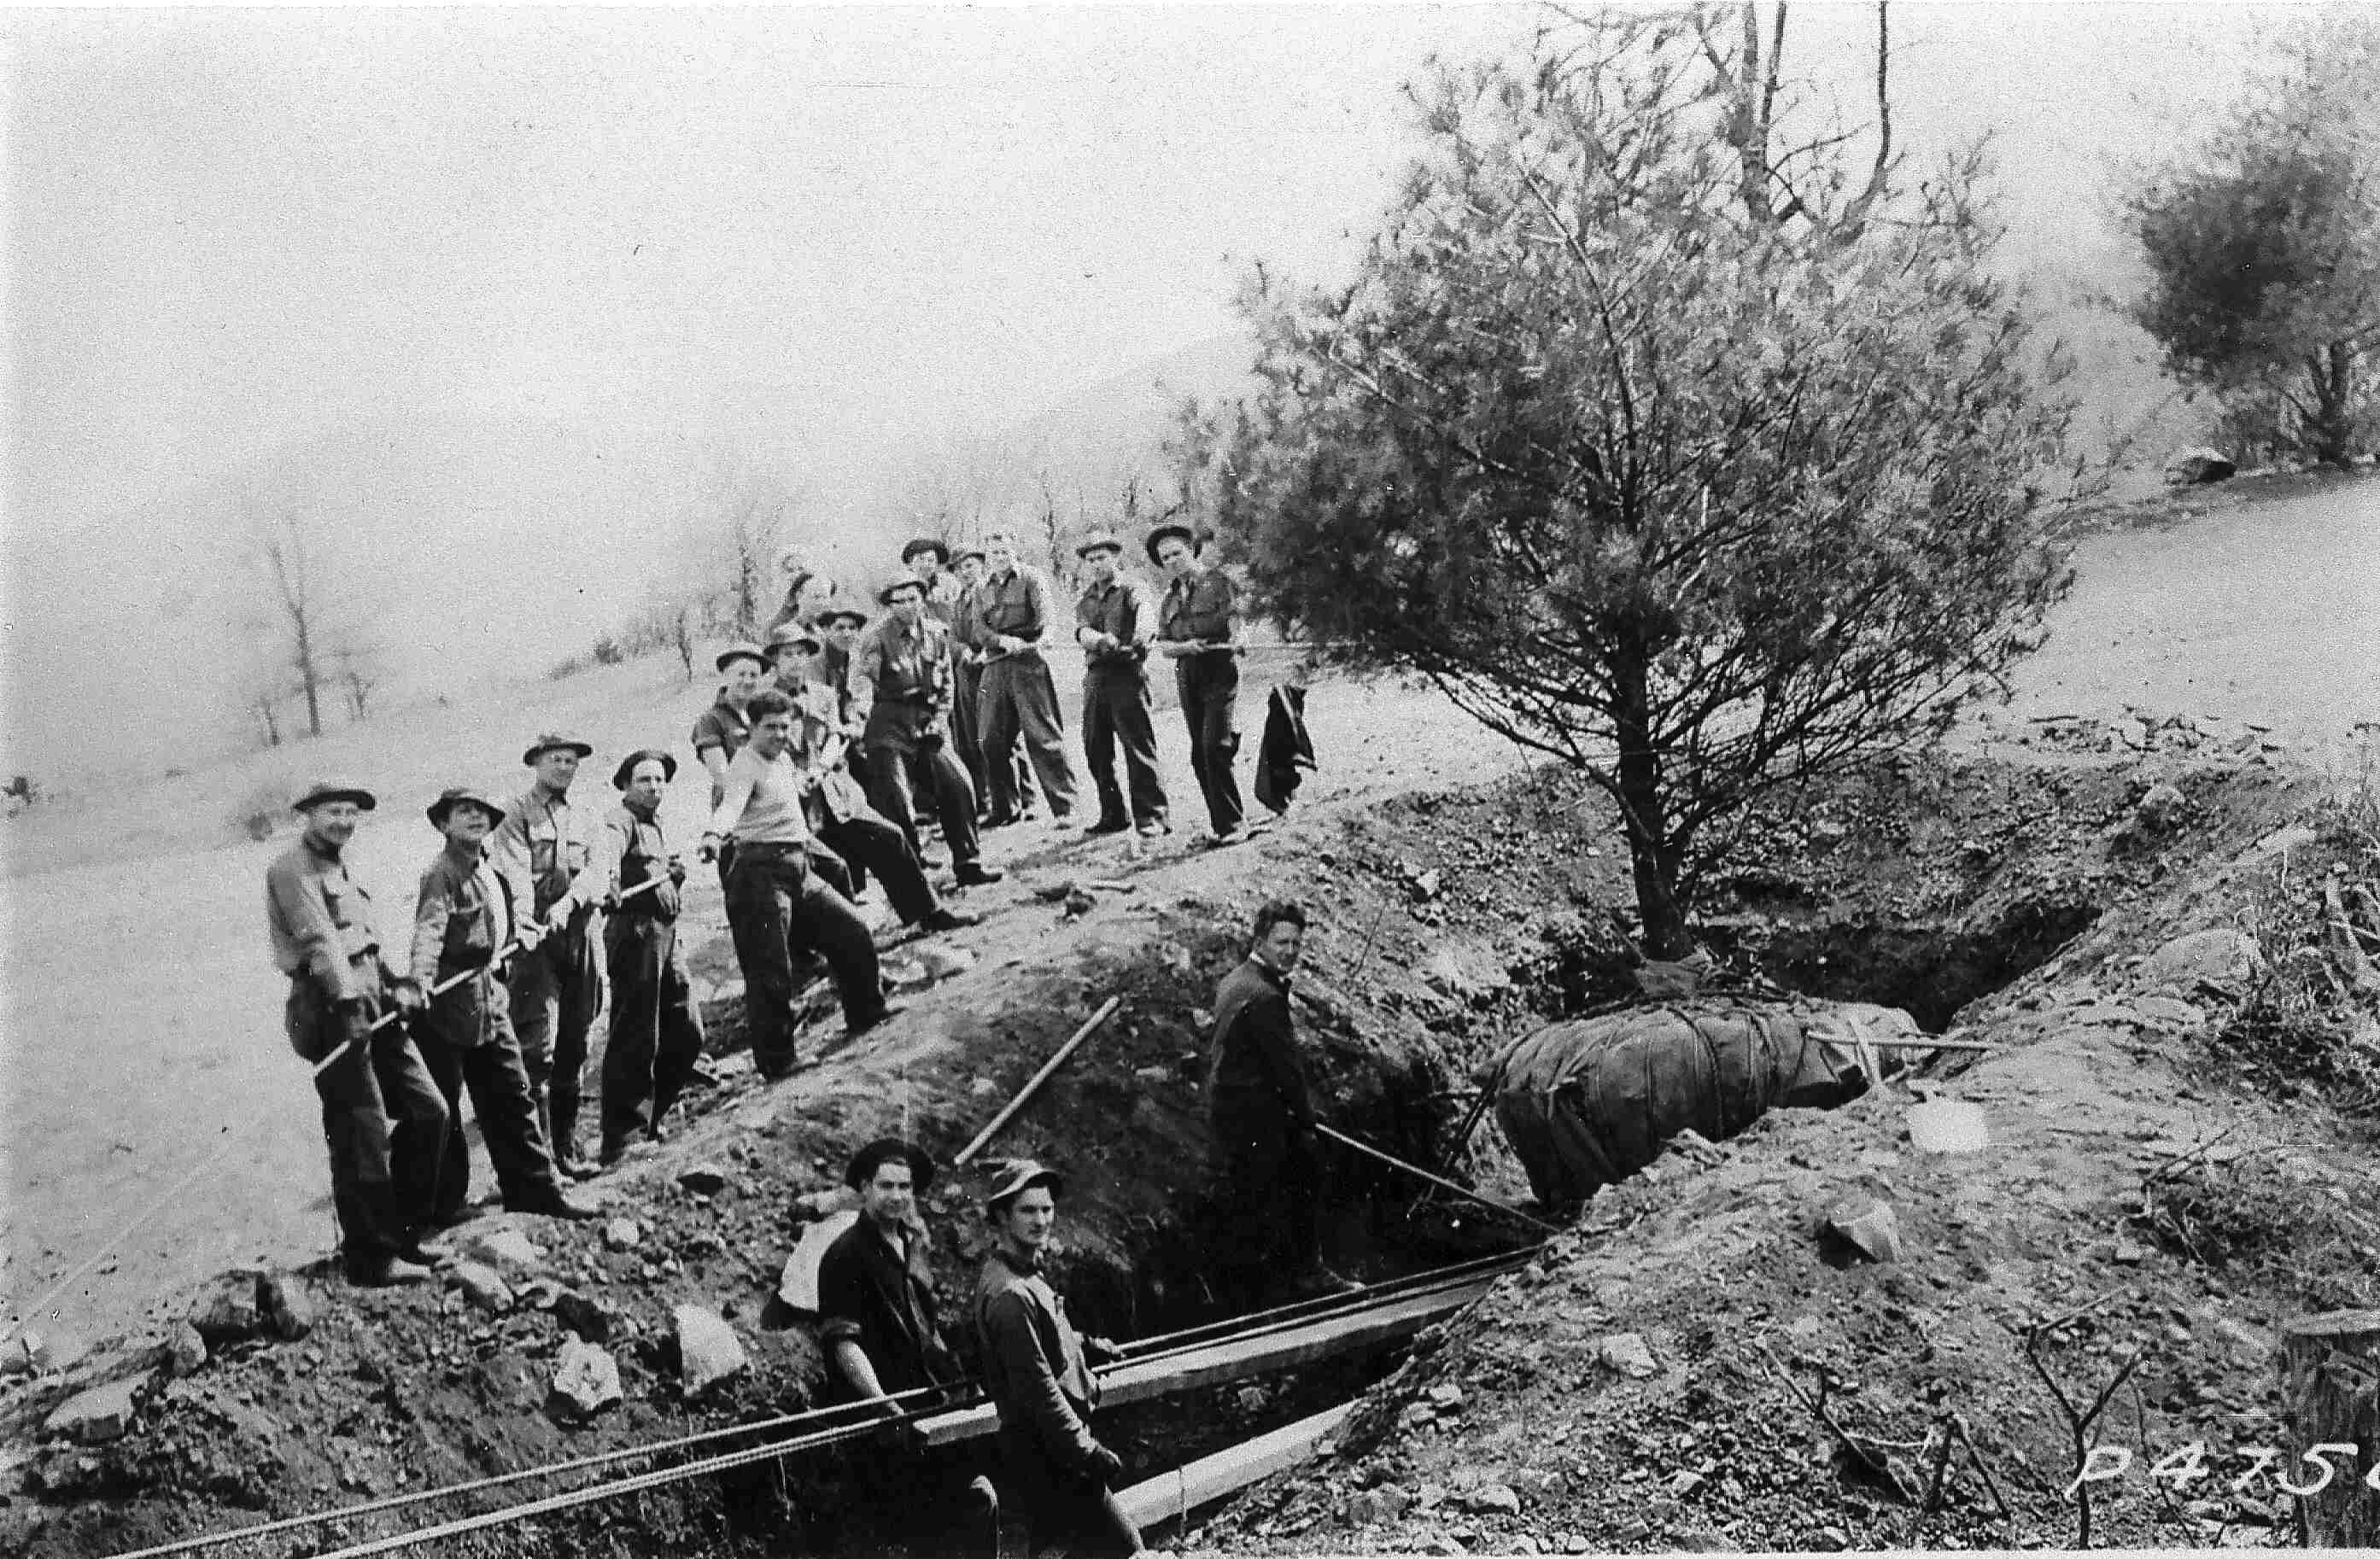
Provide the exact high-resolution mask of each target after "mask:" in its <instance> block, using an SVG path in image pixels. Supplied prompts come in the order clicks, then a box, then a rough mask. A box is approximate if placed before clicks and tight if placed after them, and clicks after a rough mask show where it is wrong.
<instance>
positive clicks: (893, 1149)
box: [843, 1137, 934, 1196]
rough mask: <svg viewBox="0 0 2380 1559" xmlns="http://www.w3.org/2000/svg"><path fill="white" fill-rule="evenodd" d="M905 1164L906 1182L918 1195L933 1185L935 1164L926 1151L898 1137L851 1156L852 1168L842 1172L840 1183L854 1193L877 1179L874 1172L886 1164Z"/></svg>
mask: <svg viewBox="0 0 2380 1559" xmlns="http://www.w3.org/2000/svg"><path fill="white" fill-rule="evenodd" d="M895 1158H902V1159H906V1160H908V1163H909V1179H910V1183H911V1185H912V1186H913V1187H914V1188H915V1189H916V1190H917V1194H918V1195H920V1196H923V1195H924V1194H925V1192H926V1188H927V1187H928V1186H930V1185H932V1184H933V1183H934V1161H933V1159H932V1157H931V1156H930V1155H929V1154H927V1152H926V1150H925V1149H923V1148H921V1147H918V1146H917V1144H916V1143H914V1142H903V1141H902V1140H901V1139H900V1138H898V1137H879V1138H877V1139H876V1140H875V1141H874V1142H870V1143H868V1145H867V1146H866V1147H864V1148H862V1149H860V1150H859V1151H858V1152H857V1153H856V1154H852V1155H851V1164H850V1166H848V1167H846V1168H845V1169H844V1172H843V1183H844V1185H847V1186H849V1187H850V1188H851V1189H852V1190H859V1189H860V1188H861V1187H863V1186H865V1185H867V1184H868V1181H870V1180H872V1179H874V1178H876V1171H877V1170H878V1169H880V1168H881V1167H883V1166H884V1164H885V1163H886V1161H887V1160H890V1159H895Z"/></svg>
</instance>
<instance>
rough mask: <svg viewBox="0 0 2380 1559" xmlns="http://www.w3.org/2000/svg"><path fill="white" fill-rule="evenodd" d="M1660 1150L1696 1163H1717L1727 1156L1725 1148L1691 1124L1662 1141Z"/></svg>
mask: <svg viewBox="0 0 2380 1559" xmlns="http://www.w3.org/2000/svg"><path fill="white" fill-rule="evenodd" d="M1661 1152H1662V1153H1663V1154H1675V1155H1676V1156H1678V1157H1680V1158H1684V1159H1688V1160H1691V1161H1692V1162H1694V1163H1696V1164H1718V1163H1719V1162H1721V1161H1722V1160H1724V1159H1725V1158H1726V1157H1727V1150H1726V1149H1725V1148H1722V1147H1720V1146H1719V1145H1718V1143H1717V1142H1712V1141H1711V1140H1710V1139H1709V1138H1708V1137H1706V1136H1704V1135H1703V1134H1702V1133H1701V1132H1699V1131H1697V1130H1694V1128H1693V1127H1691V1126H1689V1127H1686V1128H1685V1129H1684V1130H1681V1131H1680V1132H1679V1133H1678V1134H1677V1135H1676V1136H1674V1137H1672V1138H1670V1140H1669V1141H1668V1142H1664V1143H1662V1144H1661Z"/></svg>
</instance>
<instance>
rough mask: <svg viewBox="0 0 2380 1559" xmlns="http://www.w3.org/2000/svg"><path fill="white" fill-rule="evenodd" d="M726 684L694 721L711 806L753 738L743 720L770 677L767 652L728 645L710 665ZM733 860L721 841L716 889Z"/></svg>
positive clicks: (729, 846)
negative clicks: (731, 765)
mask: <svg viewBox="0 0 2380 1559" xmlns="http://www.w3.org/2000/svg"><path fill="white" fill-rule="evenodd" d="M712 664H714V665H716V666H717V667H718V668H719V671H720V675H721V676H722V677H723V678H725V679H726V680H725V681H723V682H722V683H720V684H719V693H718V695H717V696H716V697H714V698H713V699H712V700H711V701H710V707H709V708H708V709H705V710H703V711H702V713H701V714H699V715H698V716H696V717H695V721H694V732H693V740H694V761H695V762H697V763H698V764H700V765H702V767H703V771H704V772H705V773H707V774H709V775H710V804H711V805H713V806H717V805H718V804H719V787H720V786H721V785H722V783H724V782H725V779H726V775H727V765H728V762H729V760H730V759H732V758H734V757H735V755H736V754H737V753H738V752H739V751H741V750H742V749H743V746H744V743H745V740H746V739H747V737H749V736H750V735H751V734H752V722H751V721H750V720H748V719H745V718H744V708H745V706H746V705H747V704H749V703H751V702H752V695H754V694H756V693H758V692H759V691H760V684H761V683H764V682H766V681H767V680H768V677H769V652H768V651H767V650H764V649H762V648H761V647H759V645H756V644H731V645H729V646H728V647H726V648H725V649H722V650H721V651H720V652H719V656H718V659H716V660H714V661H713V662H712ZM734 862H735V840H732V839H731V840H721V841H720V846H719V887H720V890H721V891H722V892H724V891H725V890H726V888H727V869H728V867H729V866H730V865H732V864H734Z"/></svg>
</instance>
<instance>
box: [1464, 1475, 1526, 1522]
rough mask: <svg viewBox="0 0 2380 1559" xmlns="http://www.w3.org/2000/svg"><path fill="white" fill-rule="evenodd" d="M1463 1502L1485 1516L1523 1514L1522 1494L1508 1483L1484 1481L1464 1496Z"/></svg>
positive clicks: (1467, 1507) (1468, 1507)
mask: <svg viewBox="0 0 2380 1559" xmlns="http://www.w3.org/2000/svg"><path fill="white" fill-rule="evenodd" d="M1463 1506H1464V1508H1466V1509H1468V1510H1472V1511H1475V1512H1476V1513H1478V1514H1480V1515H1483V1516H1485V1515H1488V1514H1491V1513H1500V1514H1502V1515H1505V1516H1518V1515H1519V1514H1521V1496H1520V1495H1519V1494H1518V1493H1515V1492H1514V1491H1513V1489H1512V1486H1511V1485H1510V1484H1506V1483H1482V1484H1480V1485H1479V1486H1478V1487H1477V1488H1475V1489H1474V1490H1472V1491H1471V1492H1470V1493H1466V1494H1464V1495H1463Z"/></svg>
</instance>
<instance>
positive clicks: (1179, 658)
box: [1147, 524, 1247, 844]
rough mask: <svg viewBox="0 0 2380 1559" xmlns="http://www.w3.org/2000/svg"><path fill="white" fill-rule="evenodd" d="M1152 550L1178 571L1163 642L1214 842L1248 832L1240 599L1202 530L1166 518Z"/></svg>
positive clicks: (1168, 594) (1163, 619) (1160, 562)
mask: <svg viewBox="0 0 2380 1559" xmlns="http://www.w3.org/2000/svg"><path fill="white" fill-rule="evenodd" d="M1147 550H1148V557H1149V561H1150V562H1154V563H1155V564H1156V565H1157V566H1158V567H1159V568H1160V569H1162V570H1164V571H1165V573H1166V574H1168V575H1169V576H1170V577H1171V578H1172V584H1170V585H1168V586H1166V588H1165V601H1164V604H1163V605H1161V606H1160V607H1159V609H1158V623H1159V626H1158V634H1157V647H1158V649H1159V650H1160V651H1161V652H1162V653H1163V654H1165V655H1166V656H1167V657H1168V658H1169V659H1172V662H1173V684H1174V686H1175V688H1176V689H1177V690H1179V692H1180V693H1181V695H1182V723H1183V725H1184V726H1185V727H1186V728H1188V731H1189V732H1190V770H1191V772H1192V773H1194V774H1196V776H1197V777H1198V791H1199V793H1200V794H1201V795H1203V796H1205V797H1206V800H1207V820H1208V822H1209V823H1211V824H1212V825H1214V829H1215V842H1216V843H1218V844H1236V843H1237V842H1239V841H1240V840H1243V839H1245V838H1246V837H1247V826H1246V825H1247V809H1246V807H1245V805H1244V804H1242V802H1241V800H1240V782H1239V780H1238V779H1236V778H1235V777H1234V776H1233V773H1232V763H1233V759H1234V758H1235V757H1236V756H1237V755H1238V754H1239V751H1240V712H1239V704H1240V659H1239V657H1240V650H1239V627H1240V622H1239V601H1238V598H1237V596H1236V594H1235V593H1234V591H1233V588H1232V582H1231V580H1230V579H1229V578H1227V577H1225V575H1224V574H1223V571H1222V570H1220V569H1216V568H1208V567H1207V566H1206V564H1205V563H1204V562H1202V561H1201V560H1200V557H1199V552H1200V547H1199V543H1198V536H1197V533H1196V532H1195V531H1193V530H1192V529H1191V528H1190V527H1189V526H1185V525H1171V524H1169V525H1161V526H1158V527H1157V528H1156V529H1154V530H1152V531H1150V532H1149V533H1148V548H1147Z"/></svg>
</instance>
